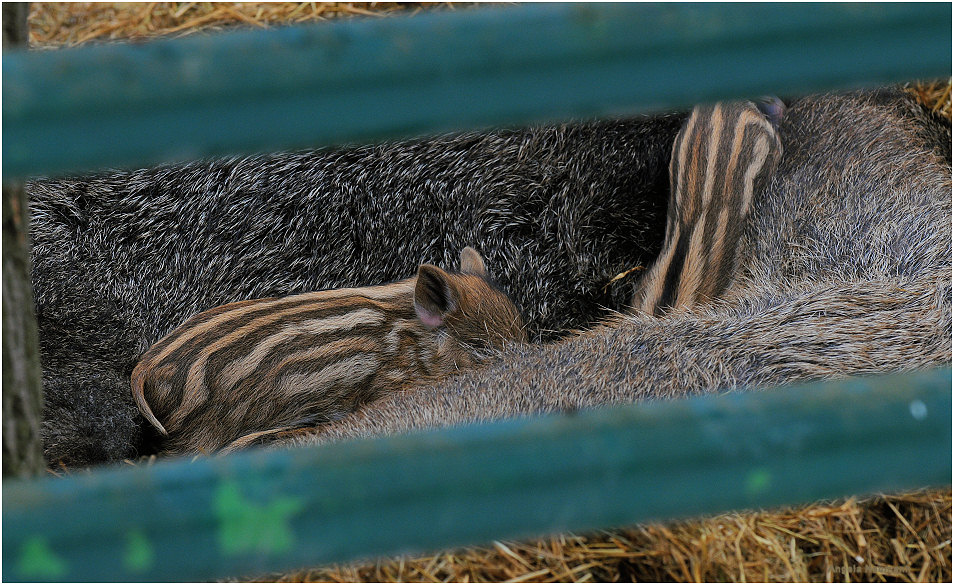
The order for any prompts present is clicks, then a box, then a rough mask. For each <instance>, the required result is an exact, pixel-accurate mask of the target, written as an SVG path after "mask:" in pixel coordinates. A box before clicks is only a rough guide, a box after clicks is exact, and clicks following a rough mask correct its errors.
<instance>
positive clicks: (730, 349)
mask: <svg viewBox="0 0 954 585" xmlns="http://www.w3.org/2000/svg"><path fill="white" fill-rule="evenodd" d="M778 132H779V135H780V136H781V138H782V141H783V142H784V143H785V155H784V156H783V157H782V159H781V161H780V163H779V166H778V169H777V171H776V174H775V178H774V179H773V181H772V182H771V184H770V185H769V186H768V187H767V188H766V189H765V190H764V191H763V192H762V193H761V194H759V195H757V197H756V199H755V201H754V202H753V209H752V214H751V216H750V220H749V222H748V224H747V225H746V226H745V229H744V233H743V236H742V240H741V242H740V247H739V251H738V258H739V260H740V266H739V271H738V277H737V279H736V280H735V282H734V283H733V284H732V285H731V286H730V287H729V289H728V290H727V291H726V293H725V295H724V299H722V300H717V301H714V302H713V303H711V304H710V305H702V306H696V307H693V308H689V309H687V310H685V311H679V312H674V313H670V314H667V315H664V316H663V317H661V318H655V317H651V316H649V315H645V314H642V313H636V314H633V315H629V316H620V317H618V318H616V319H613V320H611V321H609V322H607V323H606V324H604V325H602V326H599V327H596V328H594V329H592V330H590V331H588V332H586V333H584V334H583V335H581V336H579V337H576V338H572V339H568V340H565V341H562V342H558V343H556V344H551V345H546V346H528V347H521V348H514V349H512V350H509V351H506V352H505V353H504V355H503V356H502V358H501V359H499V360H495V361H494V362H493V363H492V364H490V365H488V366H486V367H484V368H482V369H480V370H477V371H474V372H469V373H466V374H463V375H461V376H458V377H455V378H454V379H452V380H448V381H445V382H442V383H438V384H435V385H431V386H427V387H421V388H415V389H412V390H410V391H407V392H401V393H398V394H395V395H390V396H388V397H386V398H383V399H381V400H378V401H376V402H373V403H370V404H368V405H366V406H365V407H363V408H361V409H359V410H358V412H357V413H355V414H354V415H352V416H350V417H347V418H345V419H343V420H341V421H337V422H334V423H330V424H327V425H323V426H321V427H318V428H317V429H315V430H314V431H312V432H310V433H295V434H293V435H291V436H285V437H281V439H282V440H280V441H278V442H277V443H276V444H287V443H318V442H324V441H330V440H341V439H345V438H350V437H358V436H370V435H376V434H394V433H399V432H403V431H406V430H409V429H414V428H426V427H438V426H446V425H451V424H457V423H462V422H468V421H480V420H490V419H500V418H505V417H514V416H521V415H527V414H531V413H539V412H555V411H556V412H558V411H562V410H575V409H578V408H581V407H588V406H596V405H602V404H613V403H621V402H633V401H638V400H644V399H658V398H675V397H685V396H688V395H692V394H699V393H706V392H714V391H722V390H728V389H733V388H754V387H761V388H765V387H771V386H776V385H780V384H785V383H789V382H795V381H803V380H809V379H820V378H835V377H844V376H852V375H868V374H877V373H886V372H897V371H906V370H912V369H916V368H923V367H931V366H940V365H943V364H950V363H951V333H952V330H951V319H952V311H951V293H952V290H951V270H952V262H951V236H952V233H951V159H950V142H951V127H950V123H949V122H944V121H941V120H940V119H939V118H937V117H934V116H932V115H930V114H929V113H927V112H926V111H925V110H923V108H920V107H918V106H917V105H915V104H914V102H913V101H912V99H911V98H910V97H908V96H906V95H901V94H900V93H899V92H894V91H882V92H874V93H860V94H852V95H844V96H814V97H808V98H804V99H801V100H799V101H797V102H795V103H793V104H792V105H791V107H790V108H789V109H788V110H787V111H786V112H785V115H784V116H783V117H782V119H781V121H780V123H779V129H778Z"/></svg>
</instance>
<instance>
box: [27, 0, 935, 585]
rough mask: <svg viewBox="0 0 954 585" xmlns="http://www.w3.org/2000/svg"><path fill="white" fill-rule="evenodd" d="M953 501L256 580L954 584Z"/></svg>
mask: <svg viewBox="0 0 954 585" xmlns="http://www.w3.org/2000/svg"><path fill="white" fill-rule="evenodd" d="M472 6H473V5H472V4H461V3H438V4H425V3H403V4H398V3H390V2H306V3H291V2H280V3H256V2H253V3H233V2H219V3H208V2H183V3H177V2H152V3H139V4H114V3H34V4H33V5H32V7H31V13H30V41H31V44H32V45H33V46H34V47H37V48H44V49H53V48H57V47H62V46H74V45H77V44H81V43H85V42H90V41H99V42H102V41H107V42H108V41H115V40H128V39H146V38H152V37H157V36H164V35H172V36H181V35H187V34H192V33H194V32H197V31H200V30H203V31H204V30H221V29H225V28H230V27H236V26H246V27H248V26H251V27H263V28H264V27H269V26H275V25H280V24H295V23H303V22H311V21H316V20H326V19H332V18H349V17H354V16H370V17H376V18H381V17H387V16H389V15H392V14H412V13H415V12H418V11H421V10H435V9H436V10H456V9H468V8H471V7H472ZM909 89H910V91H912V92H914V93H915V94H916V95H918V96H919V98H920V99H921V100H922V101H923V102H924V103H925V104H927V105H928V106H929V107H931V108H933V109H934V110H936V111H939V112H941V113H942V114H943V115H945V116H946V117H947V118H948V119H950V117H951V82H950V80H947V81H942V82H927V83H912V84H910V86H909ZM951 503H952V498H951V489H950V487H947V488H943V489H940V490H930V491H918V492H914V493H908V494H902V495H887V496H886V495H881V496H874V497H868V498H864V499H855V498H849V499H847V500H838V501H834V502H819V503H815V504H812V505H809V506H803V507H797V508H786V509H781V510H771V511H757V512H745V513H732V514H723V515H718V516H712V517H707V518H702V519H693V520H684V521H677V522H668V523H653V524H645V525H640V526H631V527H626V528H619V529H614V530H611V531H600V532H596V533H591V534H585V535H573V534H562V535H556V536H552V537H548V538H543V539H540V540H532V541H521V542H510V541H507V542H493V543H490V544H488V545H486V546H483V547H472V548H466V549H459V550H453V551H443V552H439V553H435V554H431V555H423V556H415V557H396V558H390V559H379V560H377V561H368V562H360V563H354V564H348V565H336V566H330V567H321V568H315V569H307V570H301V571H296V572H290V573H284V574H273V575H266V576H261V577H257V578H255V580H261V581H280V582H301V581H331V582H354V581H372V582H396V581H430V582H440V581H492V582H501V581H513V582H555V581H561V582H562V581H588V582H614V581H870V582H884V581H918V582H923V581H929V582H950V581H951V579H952V573H951V554H952V548H951V534H952V521H951V515H952V507H951ZM248 579H249V578H248V577H246V578H245V580H248Z"/></svg>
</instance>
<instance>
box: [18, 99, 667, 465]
mask: <svg viewBox="0 0 954 585" xmlns="http://www.w3.org/2000/svg"><path fill="white" fill-rule="evenodd" d="M682 120H683V116H658V117H652V118H636V119H632V120H623V121H604V122H593V123H577V124H569V125H560V126H550V127H539V128H528V129H522V130H500V131H493V132H485V133H468V134H460V135H453V136H442V137H436V138H430V139H424V140H412V141H406V142H397V143H390V144H383V145H378V146H363V147H354V148H343V149H335V150H322V151H316V152H306V153H295V154H276V155H269V156H255V157H243V158H232V159H227V160H216V161H204V162H195V163H190V164H184V165H169V166H162V167H158V168H154V169H146V170H138V171H128V172H125V171H117V172H108V173H102V174H99V175H97V176H91V177H82V178H68V179H47V180H36V181H32V182H30V183H28V185H27V191H28V194H29V197H30V200H31V217H32V220H31V221H32V225H31V230H32V237H33V252H32V253H33V266H34V270H33V287H34V294H35V299H36V310H37V318H38V324H39V333H40V351H41V361H42V365H43V384H44V393H45V401H46V402H45V409H44V423H43V435H44V436H43V439H44V445H45V453H46V457H47V460H48V461H49V462H50V463H51V464H56V463H57V462H60V461H62V462H64V463H66V464H68V465H84V464H90V463H96V462H103V461H113V460H118V459H122V458H125V457H132V456H135V455H136V454H137V453H139V454H141V453H144V452H146V451H145V450H144V447H143V446H142V445H141V444H140V443H141V426H142V425H143V424H144V421H143V419H142V418H141V417H140V416H139V414H138V411H137V409H136V407H135V405H134V404H133V401H132V398H131V396H130V393H129V375H130V373H131V372H132V369H133V366H134V365H135V364H136V362H137V360H138V359H139V357H140V355H141V354H142V353H143V352H144V351H146V349H147V348H148V347H149V346H150V345H152V344H153V343H155V342H156V341H157V340H159V339H160V338H161V337H162V336H164V335H166V334H167V333H169V332H170V331H171V330H172V329H173V328H174V327H176V326H177V325H178V324H180V323H182V322H183V321H184V320H185V319H186V318H187V317H189V316H190V315H193V314H195V313H198V312H200V311H203V310H206V309H209V308H212V307H215V306H218V305H222V304H225V303H229V302H234V301H240V300H243V299H252V298H263V297H271V296H283V295H289V294H295V293H299V292H305V291H309V290H321V289H328V288H338V287H345V286H364V285H370V284H377V283H383V282H390V281H393V280H396V279H398V278H401V277H403V276H406V275H408V274H412V273H413V271H414V270H415V269H416V267H417V266H418V265H419V264H421V263H424V262H430V263H433V264H436V265H444V266H447V265H450V263H451V262H452V260H453V256H454V255H456V254H457V251H459V250H460V249H461V248H463V247H464V246H465V245H467V244H469V243H472V242H481V252H483V253H484V255H485V256H486V258H487V261H488V262H489V263H490V264H491V265H492V266H494V276H495V277H496V279H497V281H498V282H499V283H500V285H501V286H502V287H503V288H504V289H505V290H507V291H508V292H509V294H510V295H511V297H512V298H513V299H514V301H515V303H516V304H517V306H518V307H520V308H521V309H522V311H523V313H524V316H525V317H526V319H527V331H528V333H529V335H530V337H531V339H541V338H544V339H553V338H554V337H555V336H556V335H557V334H561V333H565V332H567V331H569V330H571V329H574V328H582V327H585V326H587V325H588V324H590V323H593V322H596V321H598V320H599V319H600V318H601V317H603V316H605V315H606V310H607V309H615V310H620V309H623V308H624V306H625V305H626V304H627V303H628V302H629V300H630V299H631V297H632V294H633V288H632V281H627V282H624V283H623V285H622V286H613V287H611V288H610V290H609V293H605V292H604V287H605V285H606V284H607V282H609V281H610V280H611V279H612V277H613V276H614V275H616V274H618V273H620V272H622V271H624V270H626V269H627V268H630V267H632V266H636V265H639V264H643V265H647V264H648V263H649V262H650V261H651V260H652V259H653V258H654V256H655V254H656V251H657V250H658V246H659V242H661V241H662V234H663V229H664V222H663V219H662V218H663V216H664V214H665V201H666V198H667V187H668V180H667V176H666V166H667V165H668V162H669V153H670V150H671V147H672V140H673V138H674V137H675V135H676V132H677V131H678V130H679V126H680V125H681V123H682Z"/></svg>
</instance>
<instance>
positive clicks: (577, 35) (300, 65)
mask: <svg viewBox="0 0 954 585" xmlns="http://www.w3.org/2000/svg"><path fill="white" fill-rule="evenodd" d="M950 48H951V7H950V4H947V3H934V4H914V3H901V4H800V3H792V4H788V3H784V4H719V3H715V4H701V5H694V4H678V3H676V4H661V5H654V4H608V5H607V4H556V5H546V4H543V5H525V6H516V7H493V8H490V7H488V8H478V9H470V10H460V11H454V12H449V11H446V12H438V11H434V12H427V13H424V14H419V15H416V16H413V17H393V18H387V19H377V20H374V19H361V20H351V21H339V22H331V23H322V24H320V25H313V26H307V27H289V28H278V29H274V30H265V31H241V32H231V33H222V34H215V35H200V36H195V37H189V38H185V39H166V40H159V41H153V42H146V43H138V44H113V45H102V46H86V47H80V48H75V49H63V50H56V51H35V52H13V51H4V56H3V176H4V179H5V180H9V179H11V178H13V177H22V176H26V175H37V174H42V175H50V174H57V173H63V172H67V171H70V172H76V171H92V170H95V169H100V168H103V167H107V166H110V167H113V166H144V165H150V164H154V163H159V162H165V161H171V160H185V159H193V158H198V157H204V156H210V155H222V154H228V153H235V152H250V151H272V150H279V149H287V148H297V147H314V146H323V145H329V144H340V143H342V142H345V141H347V142H367V141H370V140H381V139H385V138H394V137H406V136H412V135H422V134H431V133H437V132H443V131H449V130H465V129H473V128H478V127H486V126H500V125H517V124H528V123H532V122H542V121H555V120H564V119H567V118H579V117H590V116H616V115H625V114H633V113H637V112H646V111H654V110H659V109H663V108H666V109H673V108H684V107H685V108H687V107H690V106H692V105H694V104H695V103H698V102H703V101H712V100H719V99H725V98H732V97H739V96H748V97H753V96H754V97H757V96H759V95H763V94H773V95H782V96H785V95H793V94H799V93H807V92H811V91H818V90H828V89H837V88H850V87H857V86H861V85H872V84H883V83H889V82H900V81H908V80H912V79H917V78H929V77H948V76H950V74H951V52H950Z"/></svg>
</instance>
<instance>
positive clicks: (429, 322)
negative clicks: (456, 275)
mask: <svg viewBox="0 0 954 585" xmlns="http://www.w3.org/2000/svg"><path fill="white" fill-rule="evenodd" d="M456 308H457V292H456V290H455V289H454V286H453V285H452V284H451V280H450V275H449V274H447V273H446V272H444V271H443V270H441V269H440V268H438V267H437V266H432V265H430V264H421V267H420V268H418V269H417V284H416V285H415V287H414V311H415V312H416V313H417V317H418V319H420V320H421V323H423V324H424V325H425V326H427V327H440V326H441V325H443V324H444V317H445V316H446V315H447V314H448V313H450V312H451V311H453V310H454V309H456Z"/></svg>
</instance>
